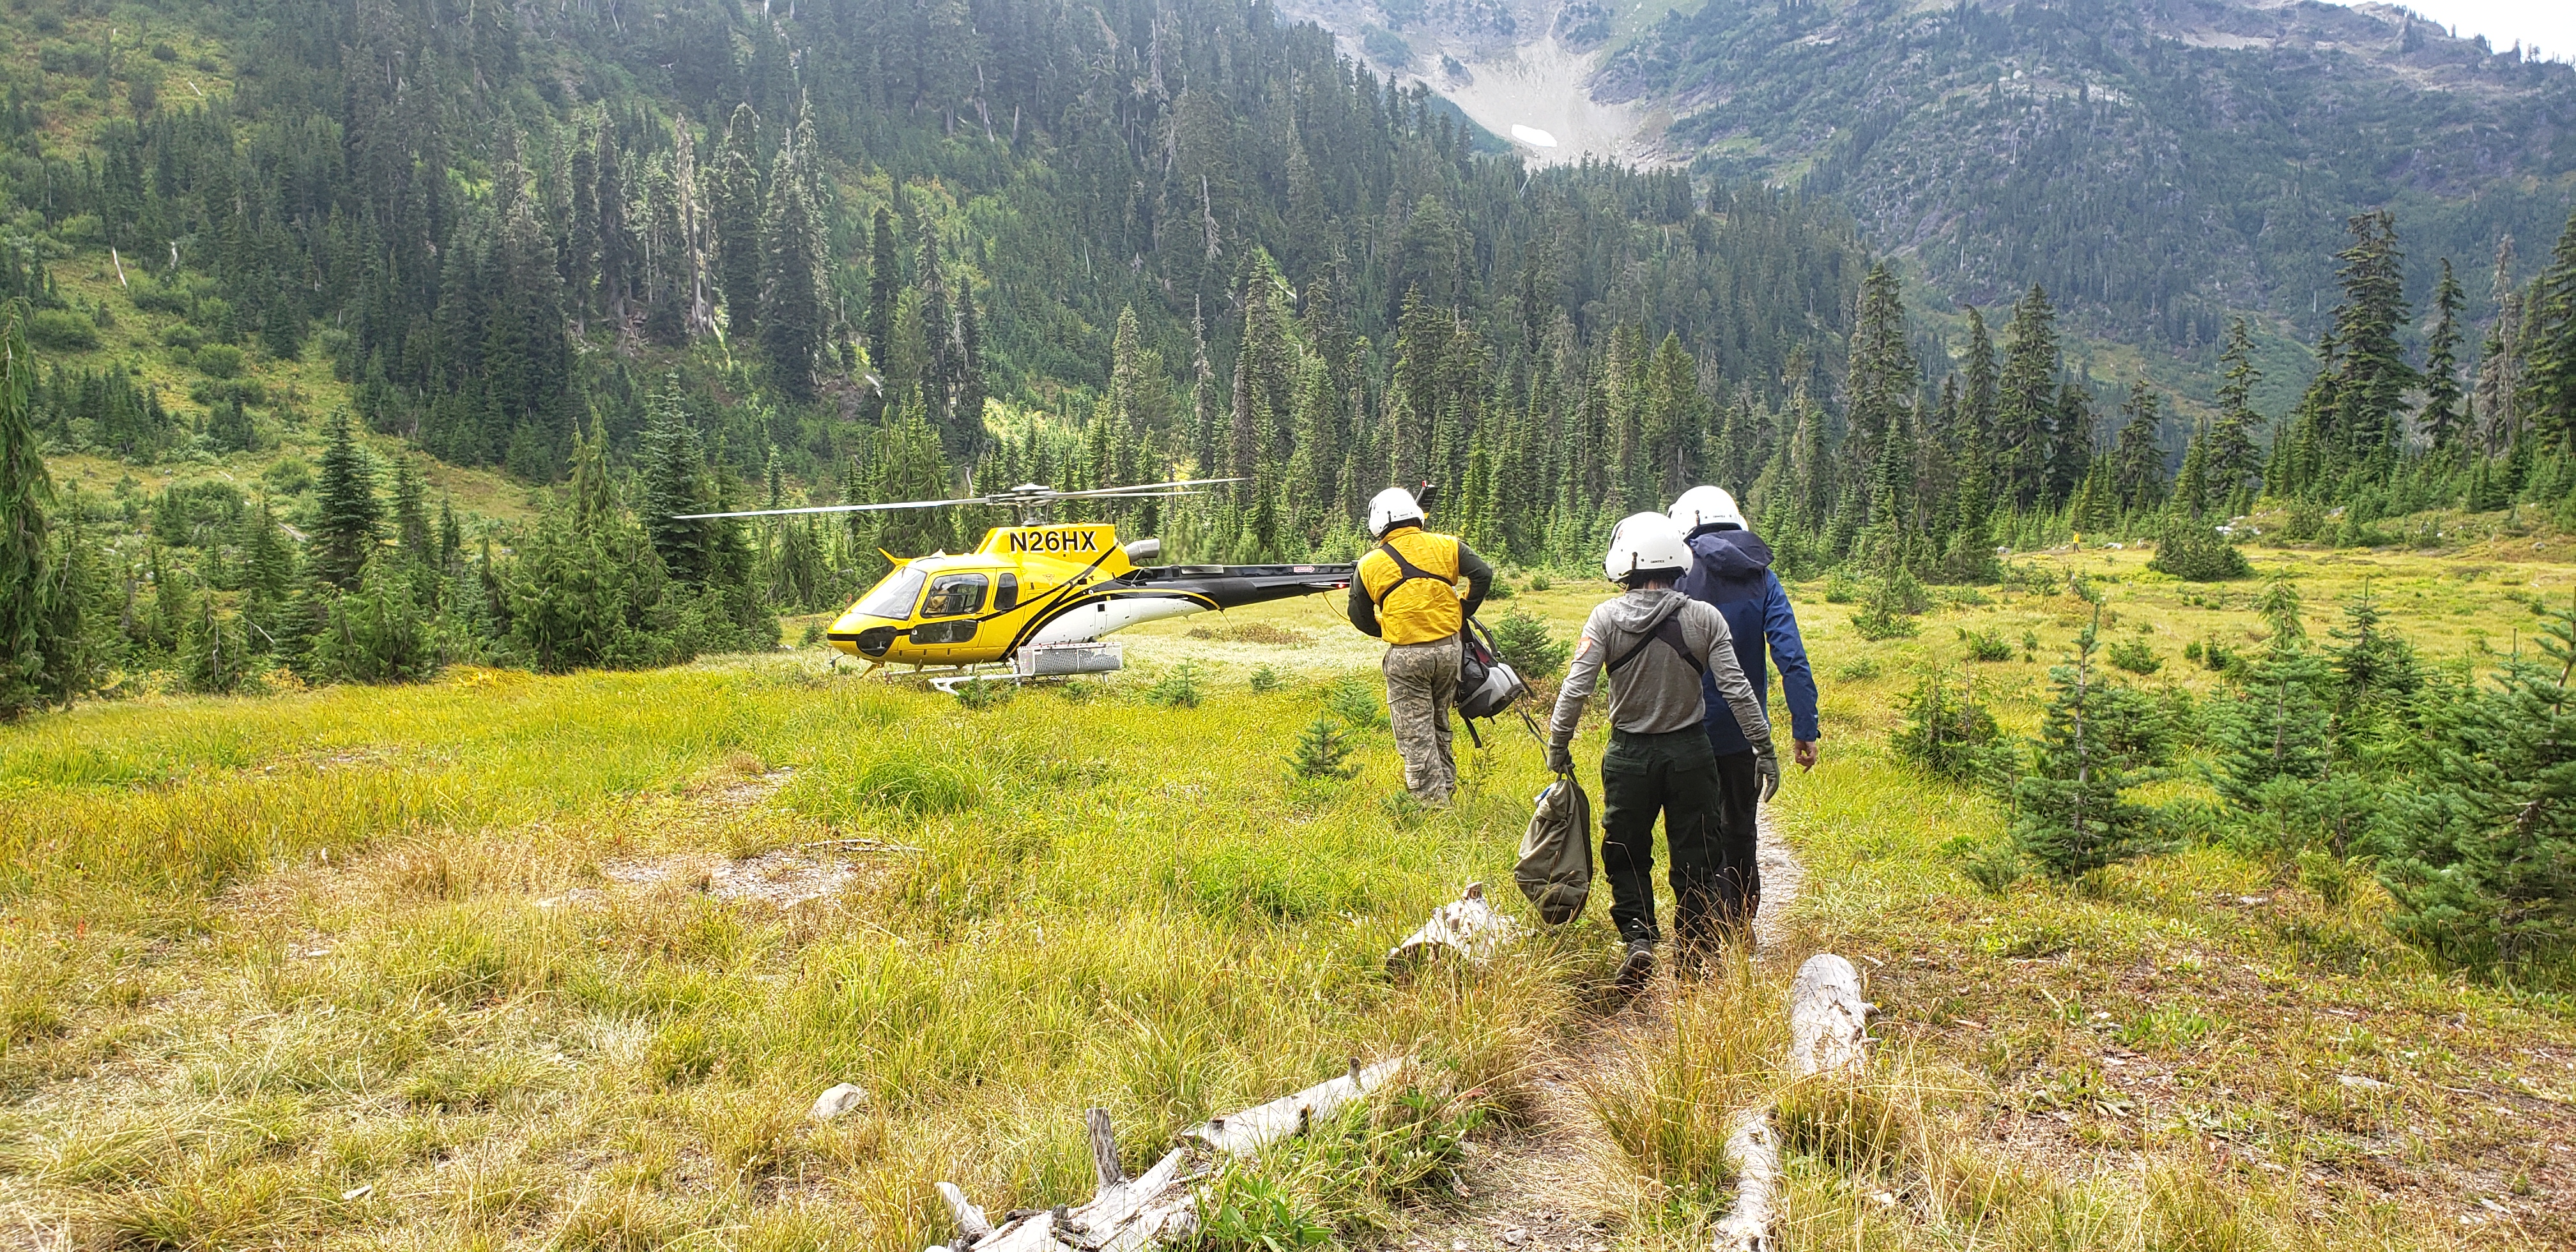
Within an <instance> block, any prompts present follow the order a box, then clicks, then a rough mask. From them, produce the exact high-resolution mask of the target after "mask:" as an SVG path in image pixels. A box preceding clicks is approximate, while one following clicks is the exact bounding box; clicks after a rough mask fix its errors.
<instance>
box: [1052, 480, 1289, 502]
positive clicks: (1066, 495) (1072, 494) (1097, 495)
mask: <svg viewBox="0 0 2576 1252" xmlns="http://www.w3.org/2000/svg"><path fill="white" fill-rule="evenodd" d="M1243 481H1245V480H1244V479H1240V478H1181V479H1175V480H1173V481H1171V482H1167V483H1136V484H1133V485H1131V486H1126V487H1093V488H1089V489H1087V490H1083V491H1051V492H1048V493H1047V494H1046V495H1045V496H1043V497H1036V498H1039V499H1048V500H1098V499H1102V498H1104V497H1108V496H1124V495H1139V494H1144V493H1149V492H1156V491H1161V490H1163V489H1164V488H1166V487H1204V486H1207V485H1209V484H1211V483H1239V482H1243ZM1190 494H1193V495H1196V494H1199V493H1197V492H1192V493H1190ZM1007 498H1011V499H1029V498H1031V497H1027V496H1019V497H1007Z"/></svg>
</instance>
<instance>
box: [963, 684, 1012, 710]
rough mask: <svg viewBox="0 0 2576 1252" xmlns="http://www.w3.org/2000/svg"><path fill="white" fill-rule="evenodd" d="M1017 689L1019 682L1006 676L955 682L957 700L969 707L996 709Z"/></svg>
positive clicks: (1004, 703) (1007, 701)
mask: <svg viewBox="0 0 2576 1252" xmlns="http://www.w3.org/2000/svg"><path fill="white" fill-rule="evenodd" d="M1019 690H1020V684H1019V683H1017V682H1015V681H1013V680H1011V679H1008V678H970V679H968V680H966V681H965V682H962V683H959V684H957V702H958V703H959V704H962V705H965V706H966V707H967V708H970V709H998V708H1000V707H1002V706H1003V705H1006V704H1009V703H1010V702H1011V697H1012V696H1014V695H1017V694H1019Z"/></svg>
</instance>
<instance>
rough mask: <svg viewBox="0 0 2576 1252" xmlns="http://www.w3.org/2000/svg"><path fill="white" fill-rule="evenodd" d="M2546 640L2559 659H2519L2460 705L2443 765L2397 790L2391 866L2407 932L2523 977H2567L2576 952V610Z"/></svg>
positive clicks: (2550, 628) (2549, 629) (2545, 633)
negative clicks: (2572, 767)
mask: <svg viewBox="0 0 2576 1252" xmlns="http://www.w3.org/2000/svg"><path fill="white" fill-rule="evenodd" d="M2536 642H2537V643H2538V644H2539V650H2540V652H2541V653H2542V654H2543V655H2544V656H2545V658H2546V659H2545V660H2543V659H2538V658H2534V657H2531V656H2529V655H2527V654H2526V655H2522V656H2516V657H2514V658H2512V659H2511V660H2508V661H2507V662H2506V663H2505V665H2504V668H2503V670H2502V672H2500V673H2498V674H2497V675H2496V676H2495V681H2494V683H2493V685H2491V686H2486V687H2482V688H2478V689H2476V690H2475V691H2473V692H2471V693H2468V695H2467V696H2466V698H2463V699H2459V700H2453V701H2450V702H2448V707H2447V710H2446V712H2445V713H2444V715H2443V716H2442V718H2441V720H2440V721H2439V722H2438V723H2437V724H2436V725H2435V727H2434V728H2433V730H2434V740H2435V743H2436V745H2437V746H2438V748H2439V755H2438V756H2436V757H2435V759H2434V762H2433V765H2432V768H2430V769H2429V770H2427V771H2426V772H2425V773H2424V774H2423V775H2422V776H2421V778H2420V780H2419V783H2418V785H2417V786H2415V787H2413V788H2408V789H2403V790H2401V791H2400V792H2398V793H2397V794H2396V795H2393V796H2392V797H2391V800H2392V801H2393V804H2392V805H2391V808H2392V809H2393V812H2392V813H2391V814H2390V818H2389V824H2390V826H2391V827H2392V829H2391V831H2390V835H2391V836H2392V842H2393V843H2394V845H2395V850H2394V852H2393V854H2392V855H2390V856H2388V857H2387V858H2386V859H2384V860H2383V861H2381V863H2380V868H2379V877H2380V882H2381V883H2383V884H2384V885H2386V886H2387V888H2388V892H2389V894H2390V895H2391V896H2393V897H2395V899H2396V901H2397V911H2396V915H2395V916H2394V917H2393V918H2392V919H2391V925H2393V926H2394V927H2395V928H2396V930H2397V931H2398V933H2399V934H2401V935H2403V936H2405V937H2406V938H2407V939H2409V940H2410V941H2413V942H2415V943H2417V944H2419V945H2422V946H2424V947H2426V948H2429V949H2432V950H2433V951H2435V952H2438V953H2440V954H2442V955H2443V956H2445V957H2447V958H2449V959H2451V960H2454V961H2458V962H2460V963H2462V964H2465V965H2470V966H2473V967H2479V968H2487V969H2493V970H2496V971H2498V972H2502V973H2506V974H2509V975H2528V974H2529V973H2531V972H2533V971H2535V970H2544V969H2547V968H2549V967H2550V966H2552V965H2556V966H2558V972H2559V973H2560V974H2561V975H2563V974H2564V973H2565V958H2566V954H2567V953H2568V952H2569V950H2570V949H2571V948H2576V894H2571V893H2570V892H2569V890H2568V866H2570V865H2571V864H2576V775H2571V773H2570V771H2569V769H2568V763H2569V761H2570V760H2571V759H2576V752H2572V751H2571V749H2570V746H2569V745H2571V744H2576V686H2571V685H2570V681H2569V679H2570V675H2571V674H2576V606H2571V607H2569V608H2564V609H2556V610H2552V612H2551V613H2550V620H2549V621H2548V623H2547V624H2546V625H2545V626H2543V627H2542V633H2541V635H2540V636H2539V638H2538V639H2537V640H2536Z"/></svg>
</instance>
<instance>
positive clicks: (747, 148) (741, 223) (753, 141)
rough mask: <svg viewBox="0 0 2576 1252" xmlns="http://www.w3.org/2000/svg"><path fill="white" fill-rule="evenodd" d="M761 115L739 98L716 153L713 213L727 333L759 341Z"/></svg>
mask: <svg viewBox="0 0 2576 1252" xmlns="http://www.w3.org/2000/svg"><path fill="white" fill-rule="evenodd" d="M759 130H760V119H759V117H758V115H756V114H754V113H753V112H752V111H751V106H750V105H749V104H737V105H735V106H734V109H733V117H732V119H731V120H730V121H729V122H728V123H727V124H726V126H725V137H724V148H723V150H722V151H721V153H720V154H719V155H718V156H717V158H716V170H715V195H714V204H713V205H712V206H711V207H712V209H713V216H714V222H715V235H716V285H717V287H718V288H719V289H720V290H722V291H723V292H724V302H725V329H726V334H727V335H728V336H729V337H731V338H733V339H736V340H739V341H741V342H742V343H743V344H745V345H749V344H753V343H757V342H759V336H760V276H761V273H762V271H763V269H764V268H765V266H764V264H763V261H762V256H761V246H760V245H761V230H760V227H761V216H762V213H761V196H760V154H759V149H758V147H757V145H758V143H759Z"/></svg>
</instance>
